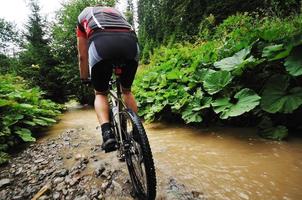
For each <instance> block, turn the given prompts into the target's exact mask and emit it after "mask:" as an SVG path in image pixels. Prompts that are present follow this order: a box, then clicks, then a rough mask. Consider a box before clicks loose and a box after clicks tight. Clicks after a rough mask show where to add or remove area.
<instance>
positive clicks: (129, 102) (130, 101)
mask: <svg viewBox="0 0 302 200" xmlns="http://www.w3.org/2000/svg"><path fill="white" fill-rule="evenodd" d="M122 92H123V99H124V102H125V104H126V106H127V107H128V108H130V109H131V110H132V111H133V112H135V113H137V111H138V109H137V104H136V101H135V97H134V95H133V94H132V92H131V91H129V90H125V89H122Z"/></svg>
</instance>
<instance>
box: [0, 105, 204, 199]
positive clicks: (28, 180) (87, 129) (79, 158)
mask: <svg viewBox="0 0 302 200" xmlns="http://www.w3.org/2000/svg"><path fill="white" fill-rule="evenodd" d="M71 119H72V120H71ZM87 119H89V120H87ZM90 119H91V120H90ZM87 122H88V123H87ZM96 126H97V121H96V120H95V116H94V113H93V112H91V110H90V109H87V110H85V109H84V110H83V109H81V110H71V111H69V112H67V113H65V114H64V115H63V116H62V120H61V121H60V123H59V124H57V125H55V126H54V127H53V128H52V129H51V130H50V131H49V132H48V134H47V135H46V136H45V137H44V138H42V139H40V140H39V141H38V142H37V143H34V144H31V145H29V146H28V147H26V148H25V150H23V151H22V152H19V153H18V154H16V155H15V156H13V158H12V159H11V160H10V162H9V164H8V165H6V166H3V167H1V168H0V171H1V175H0V197H1V199H14V200H17V199H20V200H21V199H22V200H23V199H40V200H43V199H66V200H68V199H72V200H73V199H76V200H86V199H87V200H88V199H134V198H133V197H132V196H131V184H130V181H129V178H128V172H127V170H126V164H125V163H121V162H119V161H118V160H117V158H116V154H115V153H110V154H105V153H103V152H102V151H101V150H100V144H101V139H100V136H99V131H98V130H96ZM157 179H158V183H159V184H158V195H157V199H204V198H203V196H202V194H201V193H200V192H197V191H187V189H186V187H185V186H184V185H182V184H180V183H177V181H176V180H175V179H173V177H160V176H158V177H157Z"/></svg>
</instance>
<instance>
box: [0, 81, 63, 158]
mask: <svg viewBox="0 0 302 200" xmlns="http://www.w3.org/2000/svg"><path fill="white" fill-rule="evenodd" d="M43 94H44V93H43V92H41V90H40V89H38V88H31V87H29V86H28V85H27V83H26V82H25V81H24V80H23V79H22V78H21V77H15V76H12V75H0V118H1V121H0V148H1V149H0V152H1V158H0V160H1V159H2V156H4V157H5V155H6V154H3V153H2V151H6V150H7V149H8V148H9V147H10V146H12V145H14V144H15V143H16V141H18V139H19V140H20V139H21V140H22V141H24V142H32V141H35V138H34V137H33V136H32V131H33V130H34V129H37V128H39V127H47V126H50V125H53V124H54V123H56V120H55V118H56V116H58V115H59V114H60V110H61V109H62V107H61V106H60V105H58V104H55V103H54V102H52V101H50V100H45V99H43ZM16 139H17V140H16ZM0 162H1V161H0Z"/></svg>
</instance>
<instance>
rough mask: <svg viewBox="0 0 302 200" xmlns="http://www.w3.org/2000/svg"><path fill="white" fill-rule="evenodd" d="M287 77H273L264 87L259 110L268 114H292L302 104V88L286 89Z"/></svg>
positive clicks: (287, 84)
mask: <svg viewBox="0 0 302 200" xmlns="http://www.w3.org/2000/svg"><path fill="white" fill-rule="evenodd" d="M288 86H289V77H288V76H285V75H275V76H273V77H271V78H270V79H269V80H268V82H267V84H266V85H265V87H264V90H263V93H262V100H261V108H262V109H263V110H264V111H266V112H269V113H276V112H281V113H292V112H293V111H294V110H296V109H297V108H298V107H299V106H300V105H301V104H302V88H301V87H295V88H292V89H289V88H288Z"/></svg>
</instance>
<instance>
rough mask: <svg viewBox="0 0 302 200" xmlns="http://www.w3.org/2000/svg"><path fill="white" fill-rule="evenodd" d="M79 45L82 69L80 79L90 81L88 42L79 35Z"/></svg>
mask: <svg viewBox="0 0 302 200" xmlns="http://www.w3.org/2000/svg"><path fill="white" fill-rule="evenodd" d="M77 35H78V37H77V44H78V59H79V68H80V78H81V79H88V77H89V68H88V40H87V37H85V35H84V34H83V35H82V34H79V33H78V34H77Z"/></svg>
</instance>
